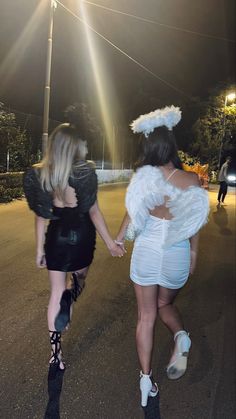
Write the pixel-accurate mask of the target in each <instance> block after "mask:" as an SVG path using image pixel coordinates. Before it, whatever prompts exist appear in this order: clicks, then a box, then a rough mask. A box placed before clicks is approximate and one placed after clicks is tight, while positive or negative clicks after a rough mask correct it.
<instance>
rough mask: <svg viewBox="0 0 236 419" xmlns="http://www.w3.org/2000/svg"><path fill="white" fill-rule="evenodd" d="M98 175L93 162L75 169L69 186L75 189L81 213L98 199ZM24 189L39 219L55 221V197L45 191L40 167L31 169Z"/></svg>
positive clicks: (29, 203)
mask: <svg viewBox="0 0 236 419" xmlns="http://www.w3.org/2000/svg"><path fill="white" fill-rule="evenodd" d="M97 184H98V182H97V175H96V172H95V164H94V163H93V162H89V161H88V162H87V161H85V162H80V164H77V165H75V167H74V168H73V173H72V174H71V176H70V177H69V185H70V186H71V187H72V188H74V190H75V194H76V197H77V202H78V207H79V211H80V212H81V213H86V212H88V211H89V209H90V208H91V206H92V205H93V204H94V203H95V201H96V199H97V187H98V186H97ZM23 188H24V193H25V197H26V199H27V202H28V205H29V208H30V209H31V210H32V211H34V212H35V214H37V215H38V216H39V217H43V218H46V219H50V220H54V219H57V217H55V216H54V215H53V196H52V194H51V193H50V192H47V191H45V190H43V188H42V186H41V183H40V167H31V168H30V169H28V170H27V171H26V172H25V174H24V177H23Z"/></svg>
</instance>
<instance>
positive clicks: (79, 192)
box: [69, 161, 98, 213]
mask: <svg viewBox="0 0 236 419" xmlns="http://www.w3.org/2000/svg"><path fill="white" fill-rule="evenodd" d="M80 163H81V162H80ZM95 167H96V166H95V163H94V162H92V161H85V162H84V164H78V165H75V166H74V168H73V173H72V174H71V176H70V178H69V185H70V186H71V187H72V188H74V189H75V193H76V197H77V202H78V206H79V209H80V212H82V213H85V212H87V211H89V209H90V208H91V207H92V206H93V204H94V203H95V201H96V199H97V189H98V179H97V174H96V171H95Z"/></svg>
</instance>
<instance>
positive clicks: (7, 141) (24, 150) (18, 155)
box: [0, 103, 30, 171]
mask: <svg viewBox="0 0 236 419" xmlns="http://www.w3.org/2000/svg"><path fill="white" fill-rule="evenodd" d="M29 145H30V144H29V139H28V138H27V136H26V133H25V131H24V130H21V128H20V127H18V126H17V124H16V119H15V115H14V113H12V112H8V111H7V110H6V109H5V108H4V105H3V103H0V150H1V153H0V169H1V171H6V170H7V169H10V170H11V171H19V170H23V169H25V167H27V165H28V164H29V160H30V147H29ZM7 156H9V167H8V164H7Z"/></svg>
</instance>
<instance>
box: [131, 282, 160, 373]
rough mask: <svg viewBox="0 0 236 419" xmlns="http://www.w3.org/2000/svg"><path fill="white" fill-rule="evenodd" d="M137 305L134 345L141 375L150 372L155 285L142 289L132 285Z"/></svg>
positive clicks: (154, 313) (139, 286)
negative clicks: (135, 345)
mask: <svg viewBox="0 0 236 419" xmlns="http://www.w3.org/2000/svg"><path fill="white" fill-rule="evenodd" d="M134 289H135V293H136V299H137V304H138V322H137V328H136V344H137V352H138V357H139V362H140V365H141V369H142V372H143V374H149V373H150V371H151V358H152V349H153V338H154V326H155V322H156V317H157V285H152V286H146V287H143V286H141V285H138V284H134Z"/></svg>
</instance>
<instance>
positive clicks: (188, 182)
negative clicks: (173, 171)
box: [176, 170, 200, 189]
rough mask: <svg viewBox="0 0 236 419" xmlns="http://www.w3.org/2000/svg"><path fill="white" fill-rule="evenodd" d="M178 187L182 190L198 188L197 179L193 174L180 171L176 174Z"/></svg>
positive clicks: (198, 182)
mask: <svg viewBox="0 0 236 419" xmlns="http://www.w3.org/2000/svg"><path fill="white" fill-rule="evenodd" d="M176 180H177V179H176ZM178 186H179V187H181V188H184V189H185V188H188V187H189V186H200V181H199V177H198V175H197V174H196V173H194V172H187V171H184V170H180V171H179V173H178Z"/></svg>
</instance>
